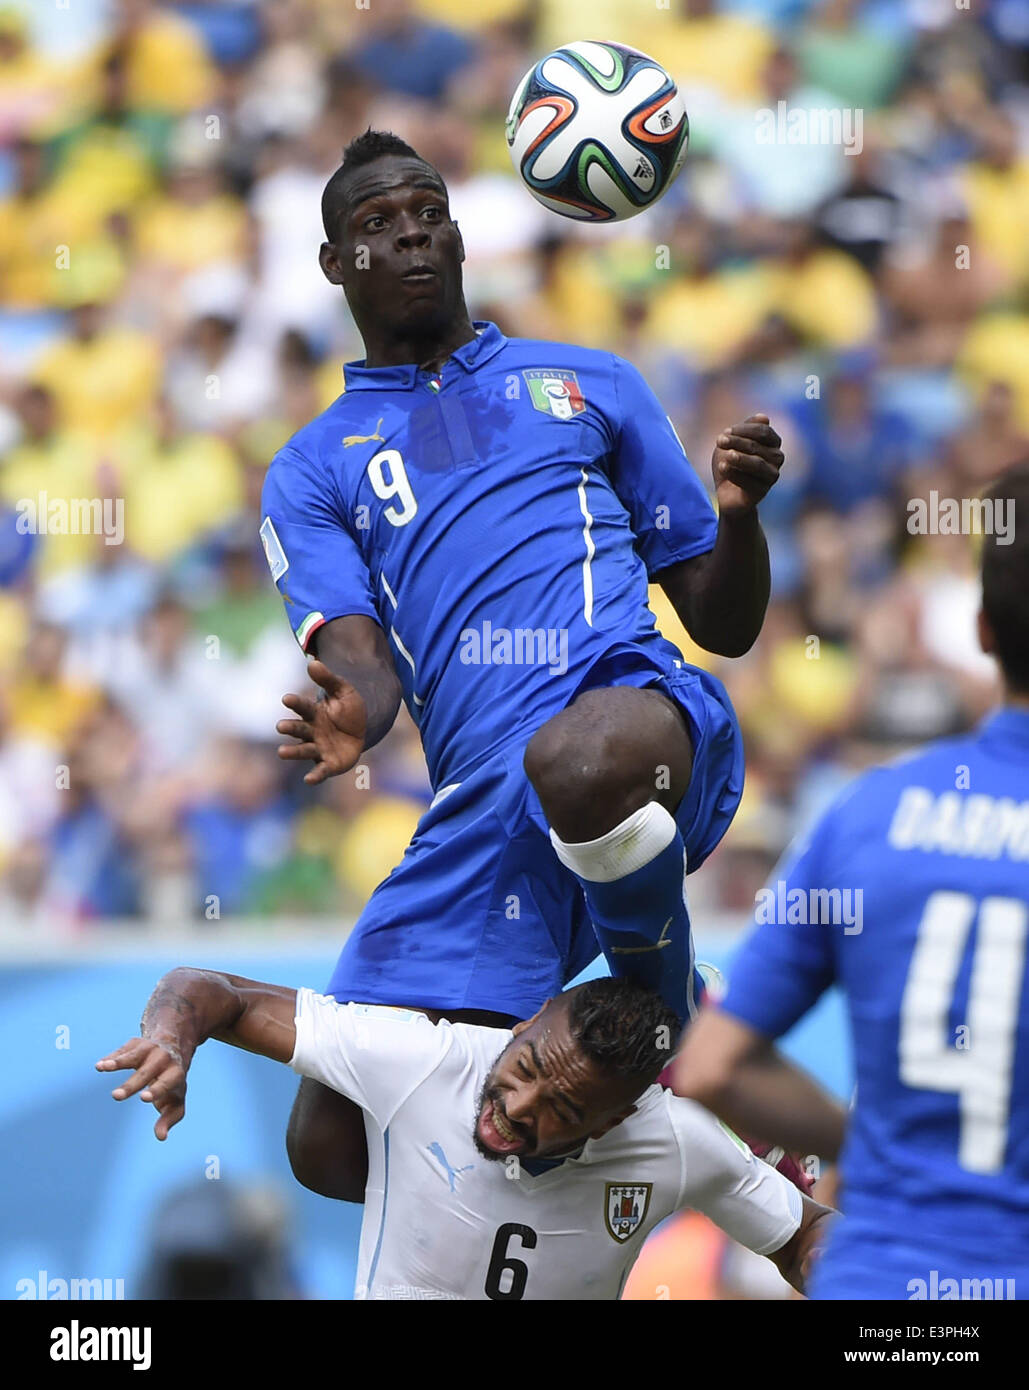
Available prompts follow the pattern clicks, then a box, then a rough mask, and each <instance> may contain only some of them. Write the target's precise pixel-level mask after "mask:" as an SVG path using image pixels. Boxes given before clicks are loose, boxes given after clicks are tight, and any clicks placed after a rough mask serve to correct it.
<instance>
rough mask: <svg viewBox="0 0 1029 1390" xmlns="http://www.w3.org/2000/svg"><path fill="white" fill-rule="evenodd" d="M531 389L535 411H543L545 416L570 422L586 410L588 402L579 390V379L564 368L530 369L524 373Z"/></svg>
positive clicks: (530, 393)
mask: <svg viewBox="0 0 1029 1390" xmlns="http://www.w3.org/2000/svg"><path fill="white" fill-rule="evenodd" d="M522 376H523V377H525V384H526V386H528V388H529V395H530V396H531V397H532V404H533V407H534V409H536V410H542V411H543V414H544V415H556V416H557V418H558V419H559V420H570V419H571V418H572V416H573V415H581V414H582V412H583V411H584V410H585V409H586V400H585V397H584V396H583V394H582V392H581V391H580V389H579V378H578V377H577V376H576V375H575V373H574V372H566V371H565V370H564V368H563V367H530V368H529V370H528V371H526V372H522Z"/></svg>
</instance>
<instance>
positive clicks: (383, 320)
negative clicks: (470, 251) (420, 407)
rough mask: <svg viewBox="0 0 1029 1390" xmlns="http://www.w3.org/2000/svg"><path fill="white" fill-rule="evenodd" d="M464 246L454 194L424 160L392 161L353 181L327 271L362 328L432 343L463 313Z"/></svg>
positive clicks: (326, 257) (368, 168) (362, 171)
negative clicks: (420, 337) (452, 206)
mask: <svg viewBox="0 0 1029 1390" xmlns="http://www.w3.org/2000/svg"><path fill="white" fill-rule="evenodd" d="M463 260H464V246H463V244H462V242H461V233H460V232H459V231H458V229H457V224H456V223H455V222H453V221H452V220H451V217H450V205H449V203H448V201H447V191H446V188H445V187H444V186H443V184H442V183H441V182H440V179H439V177H438V175H437V174H435V173H434V172H433V170H431V169H430V168H429V167H428V166H427V165H425V164H423V163H422V162H421V161H420V160H418V159H412V158H410V157H409V156H400V155H385V156H383V158H381V159H376V160H373V161H372V163H370V164H366V165H364V166H363V167H362V168H359V169H358V170H357V171H356V172H355V173H354V174H353V175H352V176H351V177H350V178H349V179H348V181H347V185H346V198H345V202H344V206H343V208H342V210H341V212H340V215H339V218H338V221H337V233H336V241H335V243H334V244H333V243H328V242H327V243H326V244H325V245H324V246H323V247H322V254H321V264H322V269H323V271H324V272H325V275H326V276H327V278H328V279H329V280H331V281H332V282H333V284H339V285H342V286H343V290H344V293H345V294H346V297H347V303H348V304H349V305H350V310H351V312H352V314H353V315H354V320H355V322H356V323H357V326H358V328H359V329H360V330H361V332H362V334H363V335H364V336H365V338H366V339H367V336H368V329H369V328H373V329H375V330H377V331H379V332H387V333H396V334H411V335H413V336H418V335H426V336H429V335H432V334H435V333H439V332H442V331H445V329H446V328H447V326H448V325H449V324H450V323H451V322H452V320H453V319H454V318H456V317H457V316H458V315H459V314H460V313H462V312H463V305H464V298H463V289H462V284H461V262H462V261H463Z"/></svg>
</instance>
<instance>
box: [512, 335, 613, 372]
mask: <svg viewBox="0 0 1029 1390" xmlns="http://www.w3.org/2000/svg"><path fill="white" fill-rule="evenodd" d="M503 358H504V363H503V365H504V366H505V367H507V368H510V367H511V366H514V367H517V368H519V369H521V370H526V369H528V370H531V369H532V368H534V367H536V368H539V369H540V370H542V371H553V370H554V369H555V368H557V369H560V368H562V367H563V368H566V369H568V368H570V369H572V370H573V371H588V372H590V373H592V374H595V375H597V376H606V377H612V376H614V374H615V372H616V371H617V369H618V366H620V365H621V366H624V365H627V364H625V363H624V362H623V359H622V358H620V357H616V356H615V354H614V353H613V352H605V351H604V350H603V349H602V348H590V347H583V346H582V345H581V344H579V343H566V342H562V341H560V340H558V339H551V338H508V339H507V342H506V345H505V349H504V353H503Z"/></svg>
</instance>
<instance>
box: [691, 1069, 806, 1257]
mask: <svg viewBox="0 0 1029 1390" xmlns="http://www.w3.org/2000/svg"><path fill="white" fill-rule="evenodd" d="M669 1105H670V1106H672V1107H673V1109H672V1120H673V1124H674V1125H675V1128H676V1134H677V1136H678V1139H679V1143H680V1144H681V1145H682V1148H683V1153H684V1160H685V1168H686V1180H685V1183H684V1185H683V1190H682V1194H681V1200H680V1205H681V1206H683V1207H691V1208H692V1209H693V1210H694V1211H699V1212H703V1214H704V1215H705V1216H706V1217H708V1218H709V1219H710V1220H711V1221H713V1222H714V1223H715V1225H716V1226H719V1227H721V1229H722V1230H723V1231H725V1233H726V1234H727V1235H729V1236H731V1237H732V1239H733V1240H735V1241H738V1242H739V1243H740V1245H745V1246H746V1247H747V1249H748V1250H753V1251H754V1253H755V1254H757V1255H769V1254H771V1253H772V1252H773V1251H775V1250H781V1249H782V1247H783V1246H784V1245H785V1244H786V1242H787V1241H788V1240H789V1239H790V1238H791V1237H792V1236H793V1235H795V1234H796V1232H797V1230H798V1228H799V1226H800V1223H801V1219H802V1217H803V1214H804V1203H803V1201H802V1199H801V1195H800V1192H799V1191H798V1190H797V1188H796V1187H794V1185H793V1184H792V1183H791V1182H789V1181H788V1179H786V1178H784V1177H783V1175H782V1174H781V1173H779V1172H777V1171H776V1170H775V1169H774V1168H773V1167H772V1166H771V1165H770V1164H768V1163H764V1162H763V1161H762V1160H761V1159H759V1158H757V1157H755V1155H754V1154H753V1153H752V1152H751V1151H750V1149H749V1148H748V1147H747V1146H746V1144H744V1143H743V1141H742V1140H741V1139H737V1138H736V1136H735V1135H733V1134H730V1132H729V1131H728V1130H727V1129H726V1128H725V1127H724V1125H722V1124H720V1123H719V1122H718V1120H716V1119H715V1117H714V1116H713V1115H711V1114H710V1113H709V1112H708V1111H707V1110H705V1109H704V1108H703V1107H702V1106H700V1105H697V1104H695V1102H693V1101H690V1100H683V1099H682V1098H680V1097H678V1096H670V1097H669Z"/></svg>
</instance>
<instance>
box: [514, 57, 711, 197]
mask: <svg viewBox="0 0 1029 1390" xmlns="http://www.w3.org/2000/svg"><path fill="white" fill-rule="evenodd" d="M506 133H507V144H508V148H509V149H510V151H511V158H512V160H513V161H514V166H515V168H516V169H517V171H518V173H519V175H520V176H521V178H522V180H523V182H524V183H525V186H526V187H527V188H528V190H529V192H530V193H531V194H532V196H533V197H534V198H535V199H537V201H538V202H541V203H542V204H543V206H544V207H547V208H550V209H551V210H552V211H553V212H559V213H560V214H561V216H562V217H574V218H577V219H578V220H579V221H583V222H620V221H622V220H623V219H624V218H626V217H635V216H636V214H637V213H639V212H642V211H643V209H644V208H649V207H650V206H652V204H654V203H656V202H657V200H658V198H660V197H661V195H662V194H663V193H665V192H667V190H668V188H669V187H670V185H671V183H672V180H673V179H674V178H675V176H676V174H677V173H678V172H679V170H680V169H681V168H682V164H683V160H684V159H685V158H686V142H687V139H688V138H689V121H688V120H687V117H686V108H685V107H684V105H683V101H682V97H681V96H680V95H679V91H678V88H677V87H676V85H675V83H674V82H673V81H672V79H671V78H670V77H669V76H668V74H667V73H666V72H665V70H664V68H663V67H661V65H660V64H659V63H656V62H655V61H654V59H653V58H648V57H647V55H646V54H645V53H639V52H637V50H636V49H635V48H626V47H625V45H624V44H620V43H568V44H565V46H564V47H563V48H556V49H555V50H554V51H553V53H548V54H547V56H546V57H545V58H543V59H541V60H540V62H538V63H537V64H536V66H535V67H533V68H531V69H530V70H529V72H527V73H526V74H525V76H524V77H523V78H522V80H521V82H520V83H519V84H518V90H517V91H516V92H515V94H514V97H513V98H512V101H511V109H510V111H509V112H508V115H507V127H506Z"/></svg>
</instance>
